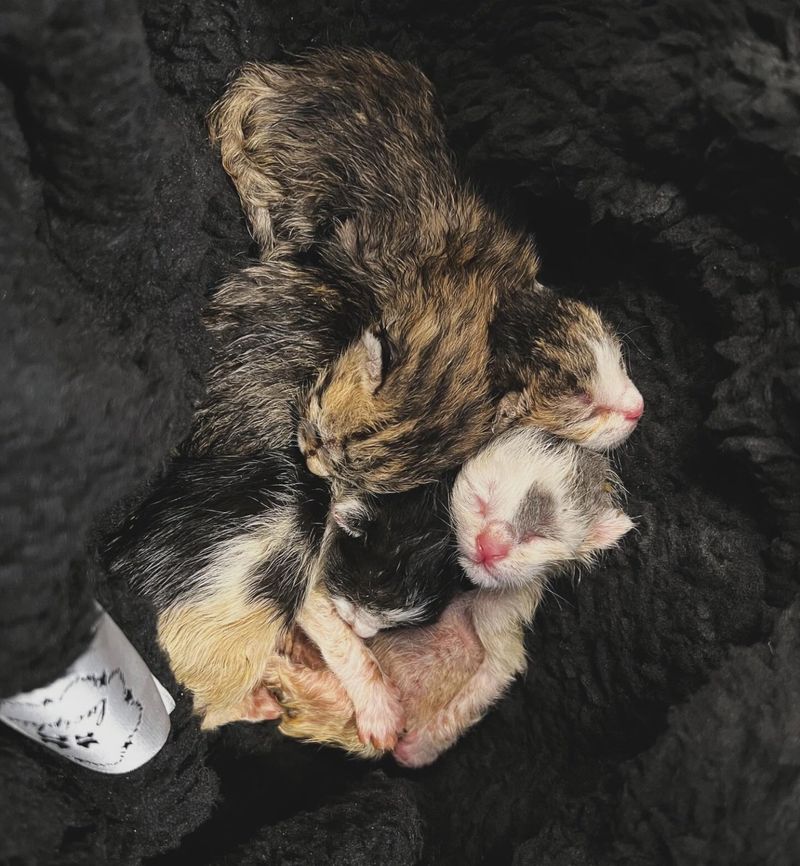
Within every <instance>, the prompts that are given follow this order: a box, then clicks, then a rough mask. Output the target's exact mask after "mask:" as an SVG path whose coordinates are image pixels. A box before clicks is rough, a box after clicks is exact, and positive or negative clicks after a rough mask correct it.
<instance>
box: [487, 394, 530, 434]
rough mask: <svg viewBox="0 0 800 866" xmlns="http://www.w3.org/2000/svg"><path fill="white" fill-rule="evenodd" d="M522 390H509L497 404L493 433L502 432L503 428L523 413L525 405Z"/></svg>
mask: <svg viewBox="0 0 800 866" xmlns="http://www.w3.org/2000/svg"><path fill="white" fill-rule="evenodd" d="M523 397H524V395H523V393H522V391H509V392H508V393H506V394H505V395H504V396H503V398H502V399H501V400H500V402H499V403H498V404H497V410H496V411H495V414H494V421H493V423H492V432H493V433H502V432H503V430H505V429H506V427H508V425H509V424H511V422H512V421H515V420H516V419H517V418H519V416H520V415H522V412H523V405H524V399H523Z"/></svg>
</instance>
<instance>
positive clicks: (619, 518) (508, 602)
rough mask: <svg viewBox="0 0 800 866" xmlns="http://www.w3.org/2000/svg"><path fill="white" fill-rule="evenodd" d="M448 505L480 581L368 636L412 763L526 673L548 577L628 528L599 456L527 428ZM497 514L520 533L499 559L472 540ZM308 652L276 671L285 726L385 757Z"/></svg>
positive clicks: (430, 755) (483, 457)
mask: <svg viewBox="0 0 800 866" xmlns="http://www.w3.org/2000/svg"><path fill="white" fill-rule="evenodd" d="M509 475H511V476H513V478H512V477H509ZM517 477H519V481H517V480H516V479H517ZM586 485H588V487H587V486H586ZM476 491H477V492H476ZM486 506H488V507H486ZM484 512H485V513H484ZM452 513H453V520H454V526H455V530H456V536H457V538H458V543H459V548H460V550H461V551H462V557H463V561H464V562H465V564H466V565H467V566H468V567H469V570H470V575H471V577H472V579H473V580H474V581H475V582H477V583H478V585H479V587H481V588H479V589H473V590H470V591H468V592H463V593H460V594H459V595H457V596H456V598H455V599H454V600H453V601H452V602H451V603H450V605H449V606H448V608H447V609H446V611H445V613H444V614H443V615H442V617H441V619H440V620H439V621H438V622H437V623H435V624H433V625H429V626H423V627H415V628H410V629H397V630H395V631H392V632H381V633H380V634H378V635H377V636H376V637H375V638H373V639H372V640H370V641H368V644H369V647H370V649H371V650H372V652H373V653H374V655H375V658H376V659H377V660H378V663H379V664H380V667H381V670H382V671H383V672H384V673H385V674H386V675H387V676H388V677H389V678H390V680H391V681H392V682H393V683H394V684H395V685H396V686H397V688H398V690H399V694H400V699H401V702H402V705H403V709H404V711H405V716H406V733H405V734H404V735H403V737H402V738H401V740H400V742H399V743H398V745H397V747H396V749H395V750H394V754H395V757H396V759H397V760H398V762H400V763H402V764H404V765H407V766H422V765H424V764H426V763H430V762H431V761H433V760H434V759H435V758H436V757H437V756H438V755H439V754H440V753H441V752H442V751H444V750H445V749H447V748H449V746H451V745H452V744H453V743H454V742H455V741H456V739H457V738H458V737H459V736H460V735H461V734H462V733H463V732H464V731H465V730H467V729H468V728H469V727H471V726H472V725H473V724H475V723H476V722H477V721H478V720H479V719H480V718H481V717H482V716H483V715H484V714H485V713H486V711H487V710H488V709H489V707H490V706H491V705H492V704H493V703H494V702H495V701H496V700H498V699H499V698H500V697H501V696H502V694H503V692H504V691H505V689H506V688H507V687H508V685H509V684H510V683H511V682H512V681H513V679H514V677H515V676H516V675H517V674H519V673H521V672H522V671H524V669H525V665H526V660H525V651H524V628H525V626H526V625H527V624H528V623H529V622H530V621H531V620H532V618H533V615H534V613H535V611H536V608H537V606H538V604H539V602H540V600H541V597H542V594H543V592H544V587H545V583H546V580H547V579H548V578H549V576H550V575H551V574H553V572H554V571H556V570H558V569H559V568H563V567H565V566H569V565H571V564H575V563H586V562H588V561H590V560H591V559H592V558H593V557H594V555H595V554H596V553H597V552H599V551H600V550H604V549H607V548H609V547H613V546H615V545H616V544H617V542H618V541H619V539H620V538H621V537H622V536H623V535H624V534H625V533H626V532H627V531H628V530H629V529H630V528H631V526H632V524H631V521H630V519H629V518H628V517H627V516H626V515H625V514H624V513H623V512H622V511H621V510H620V509H619V502H618V481H617V479H616V476H615V475H614V474H613V472H612V471H611V468H610V466H609V464H608V461H607V460H606V459H605V458H604V457H601V456H600V455H597V454H594V453H592V452H590V451H586V450H583V449H580V448H577V447H576V446H575V445H572V444H570V443H567V442H559V441H556V440H553V439H552V438H551V437H549V436H547V435H546V434H543V433H541V432H539V431H536V430H533V429H530V428H523V429H519V430H514V431H509V432H508V433H506V434H504V435H502V436H500V437H499V438H498V439H497V441H496V442H493V443H492V444H491V445H489V446H488V447H487V448H486V449H484V451H482V452H481V453H480V454H479V455H477V456H476V457H475V458H474V459H473V460H471V461H469V462H468V463H467V464H466V465H465V466H464V468H463V469H462V472H461V473H460V475H459V477H458V479H457V480H456V484H455V487H454V489H453V502H452ZM497 515H509V516H510V520H508V523H509V527H510V528H509V529H508V533H509V535H511V534H512V532H513V539H512V540H511V543H510V544H509V546H508V548H507V549H506V550H505V551H504V553H503V554H502V555H501V556H500V557H499V558H498V559H497V560H496V561H495V560H494V559H493V558H492V553H491V551H489V550H488V549H486V548H483V549H481V545H480V544H479V543H478V541H477V539H478V538H479V537H480V535H481V533H482V532H483V530H484V528H485V526H486V523H487V519H488V522H489V523H492V521H493V519H494V518H495V517H496V516H497ZM503 538H504V539H505V538H506V536H503ZM501 563H504V565H503V567H502V569H501V568H500V565H501ZM309 657H310V656H309V654H308V653H306V654H304V655H303V654H301V655H300V656H299V657H296V658H289V659H286V660H285V664H284V665H283V666H282V667H281V669H280V670H278V671H276V676H277V681H276V683H275V688H277V689H279V691H280V694H281V705H282V706H283V707H284V714H283V720H282V723H281V730H282V731H283V732H284V733H286V734H287V735H288V736H294V737H298V738H301V739H306V740H311V741H314V742H328V743H330V744H333V745H337V746H340V747H342V748H344V749H346V750H348V751H350V752H352V753H354V754H358V755H361V756H363V757H369V756H374V755H376V754H379V752H378V751H376V750H375V749H372V748H363V747H362V745H361V744H360V743H359V741H358V739H357V737H356V736H355V727H354V725H353V722H352V707H351V706H350V705H349V703H348V702H347V700H346V699H345V698H344V697H343V694H342V691H341V689H340V687H339V686H337V685H336V684H335V682H334V679H335V678H331V676H330V675H329V672H328V671H326V670H325V669H324V667H322V666H321V665H316V666H315V665H313V664H312V665H311V666H310V667H309V665H308V664H307V661H308V658H309Z"/></svg>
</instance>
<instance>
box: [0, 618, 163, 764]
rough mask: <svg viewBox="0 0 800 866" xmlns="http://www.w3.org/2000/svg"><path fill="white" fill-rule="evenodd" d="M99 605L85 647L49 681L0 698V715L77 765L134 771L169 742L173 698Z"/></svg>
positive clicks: (8, 722)
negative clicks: (65, 668) (90, 640)
mask: <svg viewBox="0 0 800 866" xmlns="http://www.w3.org/2000/svg"><path fill="white" fill-rule="evenodd" d="M98 607H99V606H98ZM99 609H100V610H101V614H100V617H99V619H98V621H97V626H96V629H95V633H94V637H93V638H92V642H91V643H90V644H89V647H88V649H87V650H86V652H84V653H83V655H81V656H80V658H78V659H76V660H75V662H73V664H71V665H70V666H69V668H67V671H66V673H65V674H64V676H62V677H60V678H59V679H57V680H55V682H52V683H50V685H48V686H44V687H43V688H40V689H35V690H34V691H32V692H25V693H24V694H19V695H15V696H14V697H13V698H7V699H6V700H3V701H0V720H2V721H4V722H5V723H6V724H7V725H10V726H11V727H12V728H14V729H16V730H17V731H19V732H20V733H21V734H25V736H26V737H30V738H31V739H32V740H36V742H38V743H41V744H42V745H44V746H47V747H48V748H49V749H52V750H53V751H54V752H56V753H58V754H59V755H62V756H63V757H65V758H67V759H68V760H70V761H75V763H76V764H81V765H83V766H84V767H88V768H89V769H91V770H96V771H97V772H98V773H129V772H130V771H131V770H135V769H136V768H137V767H141V766H142V764H145V763H147V761H149V760H150V758H152V757H153V755H155V754H156V753H157V752H158V751H159V750H160V749H161V747H162V746H163V745H164V743H165V742H166V741H167V737H168V735H169V729H170V723H169V714H170V713H171V712H172V711H173V710H174V709H175V701H173V699H172V696H171V695H170V694H169V692H168V691H167V690H166V689H165V688H164V687H163V686H162V685H161V683H160V682H159V681H158V680H157V679H156V678H155V677H154V676H153V675H152V673H151V672H150V669H149V668H148V667H147V665H146V664H145V663H144V660H143V659H142V657H141V656H140V655H139V653H138V652H137V651H136V649H135V648H134V647H133V645H132V644H131V642H130V641H129V640H128V639H127V638H126V637H125V635H124V634H123V633H122V631H121V630H120V629H119V627H118V626H117V624H116V623H115V622H114V621H113V620H112V619H111V617H110V616H109V615H108V614H107V613H106V612H105V611H104V610H102V608H99Z"/></svg>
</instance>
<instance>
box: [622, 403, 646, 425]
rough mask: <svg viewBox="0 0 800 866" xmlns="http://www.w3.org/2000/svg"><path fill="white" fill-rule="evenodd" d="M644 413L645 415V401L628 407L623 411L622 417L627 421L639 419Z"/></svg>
mask: <svg viewBox="0 0 800 866" xmlns="http://www.w3.org/2000/svg"><path fill="white" fill-rule="evenodd" d="M642 415H644V402H641V403H639V405H638V406H634V407H633V408H632V409H626V410H625V411H624V412H623V413H622V417H623V418H624V419H625V420H626V421H638V420H639V419H640V418H641V417H642Z"/></svg>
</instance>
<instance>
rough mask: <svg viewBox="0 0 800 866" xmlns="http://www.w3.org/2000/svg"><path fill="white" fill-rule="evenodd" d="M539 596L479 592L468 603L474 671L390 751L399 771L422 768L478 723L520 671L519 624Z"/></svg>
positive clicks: (521, 645) (522, 659)
mask: <svg viewBox="0 0 800 866" xmlns="http://www.w3.org/2000/svg"><path fill="white" fill-rule="evenodd" d="M540 597H541V592H540V590H539V589H538V588H536V587H534V588H532V589H531V588H526V589H525V590H518V591H513V592H504V593H502V594H500V593H497V592H495V593H491V592H479V593H477V594H476V595H475V596H474V597H473V598H474V601H473V605H472V619H473V622H474V624H475V628H476V631H477V633H478V637H479V638H480V640H481V643H482V644H483V646H484V650H485V653H486V654H485V656H484V659H483V661H482V662H481V664H480V667H479V668H478V670H477V671H476V672H475V673H474V674H473V676H472V677H471V678H470V679H469V680H468V681H467V683H466V684H465V685H464V686H463V687H462V688H461V689H460V690H459V692H458V694H456V695H455V697H453V698H452V699H451V700H450V701H449V702H448V703H447V704H446V705H445V706H444V707H443V708H442V709H440V710H439V711H438V712H437V713H435V714H434V715H433V717H432V718H431V719H429V720H428V721H427V722H425V723H424V724H422V725H421V726H420V727H418V728H416V729H415V730H412V731H409V732H408V733H406V734H404V735H403V737H402V738H401V740H400V742H399V743H398V744H397V747H396V748H395V750H394V757H395V759H396V760H397V762H398V763H399V764H401V765H403V766H405V767H424V766H425V765H427V764H430V763H432V762H433V761H435V760H436V758H438V757H439V755H440V754H441V753H442V752H444V751H446V750H447V749H449V748H450V746H452V745H453V743H455V741H456V740H457V739H458V738H459V737H460V736H461V735H462V734H463V733H464V732H465V731H466V730H467V729H468V728H470V727H472V725H474V724H475V723H476V722H478V721H480V719H481V718H482V717H483V716H484V715H485V714H486V712H487V710H488V709H489V708H490V707H491V706H492V704H494V703H495V702H496V701H497V700H498V699H499V698H501V697H502V695H503V693H504V692H505V690H506V689H507V688H508V686H509V685H510V684H511V682H512V681H513V679H514V677H515V676H517V674H520V673H522V672H523V671H524V670H525V667H526V659H525V641H524V625H525V623H526V622H528V621H530V619H531V618H532V616H533V611H534V610H535V609H536V606H537V605H538V602H539V599H540Z"/></svg>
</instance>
